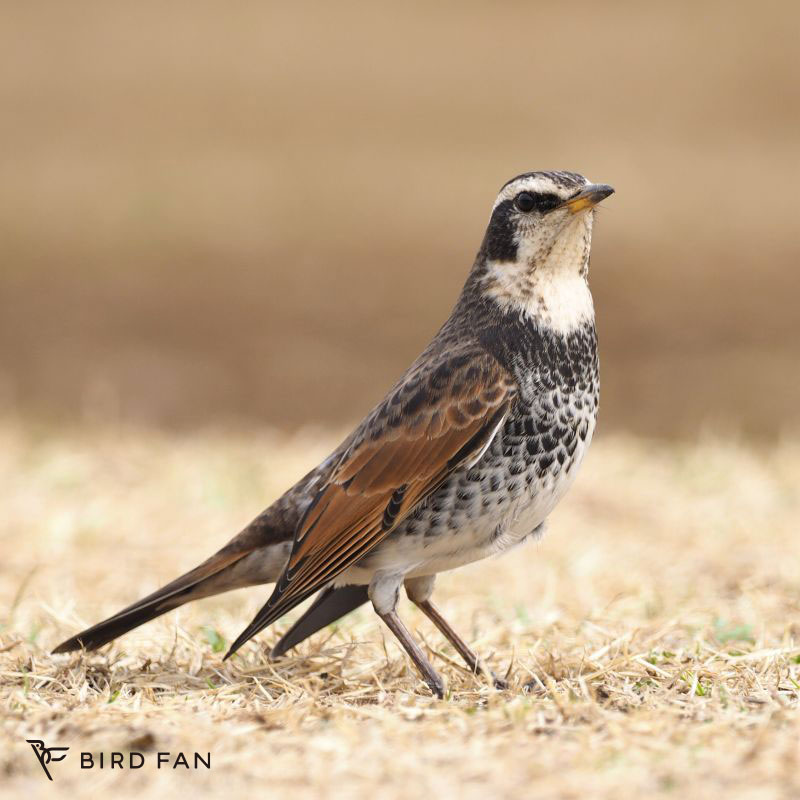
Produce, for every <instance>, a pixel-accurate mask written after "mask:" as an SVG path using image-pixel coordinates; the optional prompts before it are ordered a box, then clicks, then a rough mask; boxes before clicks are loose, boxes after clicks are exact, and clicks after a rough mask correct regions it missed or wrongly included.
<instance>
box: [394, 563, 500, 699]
mask: <svg viewBox="0 0 800 800" xmlns="http://www.w3.org/2000/svg"><path fill="white" fill-rule="evenodd" d="M434 580H435V576H433V575H430V576H425V577H422V578H409V579H408V580H406V582H405V587H406V594H407V595H408V599H409V600H411V602H412V603H414V605H415V606H417V607H418V608H419V609H420V610H421V611H422V613H423V614H425V616H426V617H427V618H428V619H429V620H430V621H431V622H432V623H433V624H434V625H435V626H436V627H437V628H438V629H439V631H440V633H441V634H442V635H443V636H444V637H445V638H446V639H447V641H448V642H450V644H452V645H453V647H455V649H456V651H457V652H458V654H459V655H460V656H461V658H463V659H464V661H465V663H466V665H467V666H468V667H469V668H470V670H471V671H472V672H473V673H477V672H479V671H480V672H483V673H485V674H486V675H488V676H489V677H490V678H491V679H492V682H493V683H494V685H495V688H497V689H507V688H508V684H507V683H506V682H505V681H504V680H503V679H502V678H498V677H497V675H495V674H494V672H492V670H490V669H489V668H488V667H487V666H486V665H485V664H484V663H483V662H482V661H481V660H480V659H479V658H478V656H477V654H476V653H475V651H474V650H473V649H472V648H471V647H470V646H469V645H468V644H467V643H466V642H465V641H464V640H463V639H462V638H461V637H460V636H459V635H458V634H457V633H456V632H455V631H454V630H453V629H452V628H451V627H450V623H449V622H448V621H447V620H446V619H445V618H444V617H443V616H442V615H441V614H440V613H439V610H438V609H437V608H436V606H435V605H433V603H431V600H430V597H431V594H433V584H434Z"/></svg>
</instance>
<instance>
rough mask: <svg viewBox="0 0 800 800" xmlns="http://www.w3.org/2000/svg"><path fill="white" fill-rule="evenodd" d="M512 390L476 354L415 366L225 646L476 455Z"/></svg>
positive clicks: (505, 377)
mask: <svg viewBox="0 0 800 800" xmlns="http://www.w3.org/2000/svg"><path fill="white" fill-rule="evenodd" d="M514 391H515V389H514V383H513V380H512V379H511V377H510V375H509V374H508V373H507V372H506V370H504V369H503V368H502V367H501V366H500V365H499V364H498V363H497V362H496V361H495V360H494V359H493V358H492V357H491V356H489V355H487V354H485V353H483V352H480V351H477V352H476V351H475V350H473V351H472V352H469V351H465V352H460V353H459V352H456V353H449V354H442V355H441V356H440V357H439V358H438V359H435V360H432V361H431V360H429V361H427V362H422V363H418V365H415V367H413V368H412V369H411V370H410V371H409V373H408V374H407V375H406V377H405V379H404V380H403V381H401V382H400V383H399V384H398V385H397V386H395V388H394V389H393V390H392V391H391V392H390V393H389V395H388V396H387V397H386V399H385V400H384V401H383V402H382V403H381V404H380V405H379V406H378V407H377V408H376V409H375V410H374V411H373V412H372V413H371V414H370V415H369V416H368V417H367V418H366V419H365V420H364V422H363V423H362V424H361V425H360V426H359V428H358V429H357V430H356V432H355V433H354V434H353V436H352V437H351V440H350V443H349V446H348V447H347V449H346V450H345V452H344V455H343V456H342V458H341V460H340V462H339V463H338V464H337V465H336V467H335V468H334V469H333V470H332V472H331V474H330V476H329V477H328V480H327V481H326V483H325V484H324V485H323V486H322V487H321V488H320V491H319V492H318V494H317V495H316V497H315V499H314V501H313V502H312V504H311V506H310V507H309V509H308V511H307V512H306V514H305V516H304V517H303V519H302V521H301V522H300V525H299V526H298V529H297V533H296V535H295V541H294V546H293V549H292V554H291V556H290V558H289V562H288V564H287V566H286V569H285V570H284V573H283V575H282V576H281V578H280V579H279V580H278V583H277V585H276V586H275V591H274V592H273V594H272V597H270V599H269V600H268V601H267V604H266V605H265V606H264V608H263V609H262V610H261V612H259V614H258V615H257V616H256V618H255V619H254V620H253V622H252V623H251V625H250V626H249V627H248V628H247V629H246V630H245V631H244V632H243V633H242V635H241V636H240V637H239V639H237V641H236V642H234V644H233V646H232V647H231V651H230V652H231V653H232V652H234V651H235V650H236V649H237V648H238V647H239V646H240V645H241V644H242V643H243V642H245V641H247V639H249V638H250V637H251V636H253V635H255V634H256V633H257V632H258V631H259V630H261V629H262V628H264V627H265V626H267V625H269V624H270V623H271V622H274V621H275V620H276V619H278V618H279V617H280V616H282V615H283V614H284V613H286V612H287V611H289V610H290V609H291V608H293V607H294V606H295V605H297V604H298V603H300V602H302V601H303V600H304V599H305V598H307V597H309V596H310V595H311V594H312V593H313V592H315V591H316V590H317V589H319V588H320V587H321V586H324V585H325V584H327V583H329V582H330V581H331V580H332V579H333V578H335V577H336V576H337V575H338V574H340V573H341V572H343V571H344V570H346V569H347V568H348V567H349V566H351V565H352V564H354V563H356V562H357V561H358V560H359V559H361V558H363V556H365V555H366V554H367V553H369V552H370V550H372V549H373V548H374V547H375V546H376V545H377V544H378V543H379V542H380V541H381V540H382V539H384V538H385V537H386V536H388V535H389V533H391V531H392V530H393V529H394V528H395V527H396V525H397V524H398V523H399V522H400V521H401V520H402V519H403V518H404V517H405V516H406V515H407V514H408V513H409V512H410V511H411V510H412V509H413V508H414V506H416V505H417V503H419V502H420V501H421V500H423V499H424V498H425V497H427V496H428V495H429V494H430V493H431V492H432V491H433V490H434V489H435V488H436V487H437V486H439V485H440V484H441V483H442V481H443V480H444V479H445V478H446V477H447V476H448V475H449V474H450V473H451V472H452V471H453V470H455V469H456V468H458V467H459V466H461V465H463V464H465V463H468V462H469V461H470V460H471V459H474V458H475V457H476V456H478V455H480V453H481V452H482V451H483V449H484V448H485V447H486V446H487V445H488V444H489V442H490V441H491V439H492V437H493V436H494V434H495V432H496V431H497V429H498V428H499V426H500V424H501V422H502V420H503V419H504V418H505V415H506V414H507V412H508V408H509V406H510V404H511V402H512V400H513V396H514Z"/></svg>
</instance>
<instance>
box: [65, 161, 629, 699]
mask: <svg viewBox="0 0 800 800" xmlns="http://www.w3.org/2000/svg"><path fill="white" fill-rule="evenodd" d="M613 191H614V190H613V189H612V188H611V187H610V186H607V185H605V184H594V183H590V182H589V181H587V179H586V178H584V177H583V176H581V175H578V174H576V173H572V172H530V173H526V174H523V175H520V176H518V177H516V178H514V179H513V180H511V181H509V182H508V183H506V184H505V185H504V186H503V187H502V188H501V190H500V193H499V195H498V196H497V199H496V200H495V203H494V206H493V208H492V212H491V217H490V219H489V224H488V227H487V230H486V233H485V235H484V238H483V242H482V244H481V247H480V250H479V251H478V254H477V257H476V259H475V262H474V264H473V266H472V269H471V271H470V272H469V275H468V277H467V280H466V283H465V285H464V288H463V289H462V291H461V294H460V296H459V298H458V300H457V302H456V304H455V307H454V309H453V311H452V313H451V314H450V317H449V318H448V320H447V321H446V322H445V323H444V325H443V326H442V327H441V329H440V330H439V331H438V333H437V334H436V335H435V336H434V338H433V340H432V341H431V343H430V344H429V345H428V346H427V347H426V348H425V350H424V351H423V353H422V354H421V355H420V356H419V357H418V358H417V360H416V361H414V363H413V364H412V365H411V366H410V367H409V368H408V369H407V370H406V372H405V373H404V374H403V376H402V377H401V378H400V379H399V380H398V381H397V383H396V384H395V385H394V386H393V387H392V388H391V389H390V390H389V392H388V393H387V394H386V396H385V397H384V399H383V400H382V401H381V402H380V403H378V405H377V406H375V408H373V409H372V411H370V412H369V414H367V416H366V417H365V418H364V420H363V421H362V422H361V423H360V424H359V425H358V426H357V427H356V428H355V430H354V431H353V432H352V433H351V434H350V435H349V436H348V437H347V438H346V439H345V440H344V441H343V442H342V443H341V444H340V445H339V447H337V448H336V449H335V450H334V451H333V453H331V454H330V455H329V456H328V457H327V458H326V459H325V460H324V461H323V462H322V463H321V464H319V465H318V466H317V467H315V468H314V469H313V470H311V472H309V473H308V474H307V475H305V476H304V477H302V478H300V480H299V481H297V483H296V484H295V485H294V486H292V487H291V488H290V489H289V490H288V491H287V492H286V493H285V494H283V495H282V496H281V497H280V498H278V499H277V500H276V501H275V502H274V503H273V504H272V505H271V506H269V508H267V509H266V510H265V511H264V512H263V513H261V514H260V515H259V516H258V517H256V518H255V519H254V520H253V521H252V522H251V523H250V524H249V525H247V527H245V528H244V529H243V530H242V531H241V532H240V533H239V534H238V535H237V536H235V537H234V538H233V539H232V540H231V541H230V542H228V544H226V545H225V546H224V547H223V548H222V549H221V550H219V551H218V552H217V553H215V554H214V555H213V556H211V557H210V558H209V559H207V560H206V561H204V562H203V563H202V564H200V565H199V566H198V567H196V568H195V569H193V570H191V571H190V572H188V573H186V574H185V575H183V576H181V577H179V578H177V579H176V580H174V581H172V582H171V583H169V584H167V585H166V586H164V587H162V588H161V589H159V590H158V591H156V592H154V593H153V594H151V595H148V596H147V597H145V598H143V599H142V600H139V601H138V602H136V603H134V604H133V605H131V606H128V607H127V608H125V609H123V610H122V611H120V612H119V613H118V614H115V615H114V616H113V617H110V618H109V619H107V620H105V621H103V622H100V623H99V624H97V625H95V626H93V627H91V628H89V629H87V630H85V631H83V632H81V633H79V634H77V635H76V636H73V637H72V638H71V639H68V640H67V641H65V642H63V643H62V644H61V645H59V646H58V647H57V648H56V649H55V651H54V652H56V653H63V652H67V651H70V650H75V649H78V648H85V649H87V650H91V649H94V648H97V647H100V646H102V645H104V644H106V643H107V642H109V641H111V640H112V639H114V638H116V637H117V636H119V635H121V634H123V633H125V632H126V631H129V630H130V629H132V628H134V627H136V626H138V625H141V624H142V623H144V622H146V621H148V620H150V619H153V618H154V617H157V616H158V615H160V614H163V613H164V612H166V611H169V610H170V609H173V608H176V607H178V606H180V605H182V604H183V603H186V602H188V601H190V600H197V599H198V598H201V597H207V596H209V595H214V594H218V593H220V592H225V591H228V590H230V589H236V588H240V587H244V586H252V585H256V584H263V583H273V582H274V583H275V587H274V590H273V591H272V594H271V596H270V597H269V599H268V600H267V602H266V604H265V605H264V606H263V608H262V609H261V610H260V611H259V612H258V614H257V615H256V616H255V618H254V619H253V621H252V622H251V623H250V625H248V626H247V628H245V630H244V631H243V632H242V633H241V635H240V636H239V637H238V638H237V639H236V640H235V641H234V642H233V644H232V646H231V648H230V650H229V651H228V653H227V655H226V656H225V658H228V657H230V656H231V654H233V653H234V652H236V650H237V649H238V648H239V647H241V645H242V644H244V643H245V642H246V641H248V640H249V639H250V638H252V637H253V636H255V635H256V634H257V633H259V632H260V631H262V630H263V629H264V628H266V627H267V626H268V625H271V624H272V623H274V622H275V621H276V620H278V619H280V618H281V617H282V616H283V615H284V614H286V613H287V612H289V611H291V610H292V609H293V608H294V607H295V606H297V605H298V604H299V603H302V602H303V601H304V600H306V599H308V598H310V597H311V596H312V595H314V594H317V597H316V599H315V600H314V602H313V603H312V604H311V605H310V607H309V608H308V609H307V610H306V612H305V613H304V614H303V615H302V616H301V617H300V619H299V620H298V621H297V622H296V623H295V624H294V625H293V626H292V627H291V628H290V629H289V630H288V631H287V632H286V633H285V634H284V635H283V637H282V638H280V640H279V641H278V642H277V644H276V645H275V646H274V647H273V649H272V652H271V655H272V657H274V658H277V657H279V656H281V655H283V654H284V653H285V652H286V651H287V650H289V649H290V648H292V647H294V646H295V645H297V644H298V643H299V642H301V641H302V640H303V639H305V638H306V637H308V636H310V635H311V634H313V633H314V632H316V631H318V630H319V629H320V628H322V627H324V626H325V625H327V624H329V623H331V622H333V621H335V620H336V619H338V618H339V617H341V616H342V615H344V614H346V613H348V612H349V611H351V610H353V609H354V608H356V607H358V606H359V605H361V604H362V603H365V602H367V601H371V603H372V606H373V608H374V610H375V612H376V613H377V614H378V616H379V617H380V618H381V619H382V620H383V621H384V622H385V623H386V625H387V626H388V628H389V629H390V630H391V631H392V633H393V634H394V635H395V636H396V637H397V639H398V640H399V642H400V644H401V645H402V646H403V648H404V649H405V651H406V652H407V653H408V655H409V656H410V658H411V660H412V661H413V662H414V664H415V665H416V667H417V669H418V670H419V672H420V674H421V675H422V677H423V679H424V680H425V682H426V683H427V684H428V686H429V687H430V690H431V691H432V692H433V693H434V694H435V695H437V696H439V697H442V696H443V693H444V685H443V682H442V679H441V678H440V676H439V675H438V674H437V672H436V670H435V669H434V667H433V666H432V664H431V663H430V661H429V660H428V658H427V657H426V655H425V654H424V652H423V651H422V649H421V648H420V647H419V645H418V644H417V643H416V641H415V640H414V638H413V637H412V636H411V634H410V633H409V631H408V629H407V628H406V626H405V625H404V624H403V622H402V620H401V619H400V617H399V616H398V614H397V610H396V607H397V603H398V597H399V592H400V588H401V587H404V588H405V591H406V593H407V595H408V597H409V598H410V599H411V601H412V602H413V603H415V604H416V605H417V606H418V607H419V608H420V609H421V610H422V611H423V613H424V614H425V615H426V616H427V617H428V618H429V619H430V620H431V621H432V622H433V624H434V625H435V626H436V627H437V628H438V629H439V630H440V631H441V632H442V634H443V635H444V636H445V637H446V638H447V639H448V640H449V641H450V643H451V644H452V645H453V647H454V648H455V649H456V650H457V651H458V653H459V654H460V655H461V657H462V658H463V659H464V661H465V662H466V663H467V665H468V666H469V668H470V669H471V670H473V671H478V670H479V669H482V663H481V662H480V661H479V659H478V656H477V655H476V654H475V653H474V652H473V651H472V649H471V648H470V647H469V646H468V645H467V644H466V642H464V641H463V639H461V637H460V636H459V635H458V634H457V633H456V632H455V631H454V630H453V629H452V628H451V627H450V625H449V624H448V623H447V621H446V620H445V619H444V618H443V617H442V615H441V614H440V613H439V611H438V610H437V608H436V607H435V606H434V605H433V603H432V602H431V594H432V592H433V587H434V581H435V578H436V575H437V574H438V573H439V572H443V571H445V570H450V569H453V568H455V567H458V566H461V565H464V564H468V563H470V562H473V561H477V560H479V559H482V558H487V557H488V556H492V555H496V554H498V553H503V552H504V551H507V550H510V549H512V548H514V547H517V546H518V545H520V544H522V543H523V542H525V541H527V540H531V539H535V538H537V537H539V536H541V534H542V531H543V526H544V523H545V520H546V518H547V516H548V515H549V514H550V512H551V511H552V510H553V508H554V507H555V505H556V504H557V503H558V501H559V500H560V499H561V497H562V496H563V495H564V493H565V492H566V491H567V489H568V488H569V486H570V485H571V484H572V482H573V480H574V478H575V474H576V472H577V471H578V467H579V465H580V463H581V461H582V460H583V457H584V455H585V453H586V450H587V448H588V446H589V443H590V441H591V439H592V433H593V431H594V427H595V420H596V416H597V408H598V397H599V382H598V357H597V338H596V334H595V324H594V307H593V303H592V295H591V293H590V291H589V284H588V269H589V252H590V248H591V240H592V223H593V220H594V207H595V205H596V204H597V203H599V202H600V201H601V200H603V199H604V198H606V197H608V196H609V195H610V194H611V193H612V192H613Z"/></svg>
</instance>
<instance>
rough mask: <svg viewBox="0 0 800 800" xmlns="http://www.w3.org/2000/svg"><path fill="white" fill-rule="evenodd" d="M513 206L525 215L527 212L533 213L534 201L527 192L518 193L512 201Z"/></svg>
mask: <svg viewBox="0 0 800 800" xmlns="http://www.w3.org/2000/svg"><path fill="white" fill-rule="evenodd" d="M514 205H515V206H516V207H517V209H518V210H519V211H522V212H524V213H525V214H527V213H528V212H529V211H533V208H534V206H535V205H536V201H535V200H534V199H533V195H532V194H528V192H520V193H519V194H518V195H517V196H516V198H515V200H514Z"/></svg>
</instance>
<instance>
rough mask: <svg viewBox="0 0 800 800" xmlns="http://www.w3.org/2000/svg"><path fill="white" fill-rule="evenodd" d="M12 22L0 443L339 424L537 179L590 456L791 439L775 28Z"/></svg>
mask: <svg viewBox="0 0 800 800" xmlns="http://www.w3.org/2000/svg"><path fill="white" fill-rule="evenodd" d="M4 5H5V9H4V14H3V26H2V33H0V36H2V42H0V44H1V45H2V46H1V47H0V98H1V99H2V108H3V116H2V126H1V127H0V144H2V147H0V177H1V178H2V180H0V413H6V414H10V415H20V416H22V417H25V418H31V419H41V420H50V421H56V422H59V423H62V422H66V423H84V422H94V421H110V422H123V423H128V422H130V423H136V424H140V423H144V424H148V425H150V424H152V425H155V426H166V427H171V428H174V427H178V428H189V429H191V428H193V427H195V426H208V425H215V426H217V425H222V426H234V427H236V426H250V425H253V424H256V423H258V424H266V425H277V426H285V427H287V428H288V429H292V428H296V427H297V426H300V425H302V424H306V423H310V424H322V425H342V424H346V423H348V422H351V421H354V420H357V419H358V418H359V417H360V416H361V415H362V414H363V413H364V412H365V411H366V410H367V409H368V407H369V406H370V405H371V404H372V403H374V402H375V401H377V400H378V399H379V398H380V397H381V396H382V394H383V392H384V391H385V389H386V388H387V387H388V386H389V385H390V384H391V383H392V382H393V381H394V379H395V378H396V377H397V376H398V375H399V373H400V372H401V371H402V370H403V369H404V368H405V366H407V364H408V363H409V362H410V361H411V360H412V359H413V358H414V357H415V356H416V354H417V353H418V352H419V350H420V349H421V348H422V347H423V346H424V345H425V344H426V342H427V340H428V339H429V338H430V336H431V335H432V334H433V333H434V331H435V330H436V329H437V327H438V326H439V324H440V323H441V322H442V321H443V320H444V319H445V317H446V316H447V314H448V313H449V310H450V308H451V306H452V304H453V302H454V300H455V298H456V296H457V293H458V291H459V289H460V287H461V284H462V282H463V280H464V277H465V275H466V273H467V271H468V269H469V267H470V265H471V262H472V259H473V256H474V253H475V251H476V250H477V247H478V245H479V243H480V239H481V236H482V233H483V229H484V226H485V223H486V221H487V218H488V213H489V210H490V208H491V204H492V201H493V199H494V195H495V193H496V191H497V190H498V188H499V187H500V185H501V184H502V183H504V182H505V181H506V180H507V179H508V178H510V177H512V176H514V175H515V174H517V173H519V172H523V171H527V170H531V169H553V168H556V169H570V170H575V171H579V172H582V173H584V174H586V175H588V176H589V177H590V178H591V179H593V180H596V181H603V182H609V183H611V184H613V185H614V186H615V187H616V188H617V194H616V195H615V196H614V197H613V198H612V199H611V200H610V201H609V202H608V203H607V204H605V205H604V207H603V208H602V209H601V211H600V212H599V215H598V221H597V225H596V229H595V230H596V233H595V244H594V250H593V261H592V272H591V282H592V287H593V291H594V294H595V301H596V305H597V317H598V327H599V333H600V337H601V345H602V370H603V402H602V411H601V428H600V430H601V431H613V430H627V431H631V432H634V433H637V434H642V433H645V434H655V435H659V436H680V437H687V436H693V435H695V434H696V433H697V432H698V431H700V430H702V429H704V428H708V427H712V428H721V429H723V430H725V431H728V432H731V431H732V432H734V433H737V434H745V435H755V436H760V437H767V438H774V437H775V436H779V435H781V434H782V433H785V432H786V431H788V430H790V429H796V427H797V422H798V417H800V377H799V376H798V364H799V359H800V312H798V298H799V297H800V239H799V238H798V222H797V197H798V186H799V185H800V96H799V95H800V88H799V87H800V66H799V65H800V60H799V59H798V58H797V36H798V30H799V29H800V6H798V4H797V3H792V2H788V0H787V1H786V2H774V3H771V2H759V3H735V4H734V3H724V2H721V3H680V2H677V3H669V4H652V3H651V4H639V3H637V4H634V3H604V4H598V3H591V4H590V3H586V4H583V3H581V2H577V3H569V4H564V3H531V2H525V3H523V2H508V3H503V4H488V3H477V2H474V3H473V2H461V3H458V4H414V3H405V4H391V5H390V4H366V3H358V4H351V3H342V2H338V3H335V4H323V3H316V4H304V3H291V4H289V3H281V4H278V3H244V2H242V3H236V4H220V3H210V2H199V1H198V0H193V2H191V3H170V4H164V3H148V2H142V3H136V4H130V3H128V4H121V3H108V2H105V3H83V2H72V3H49V4H43V3H27V4H4Z"/></svg>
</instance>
